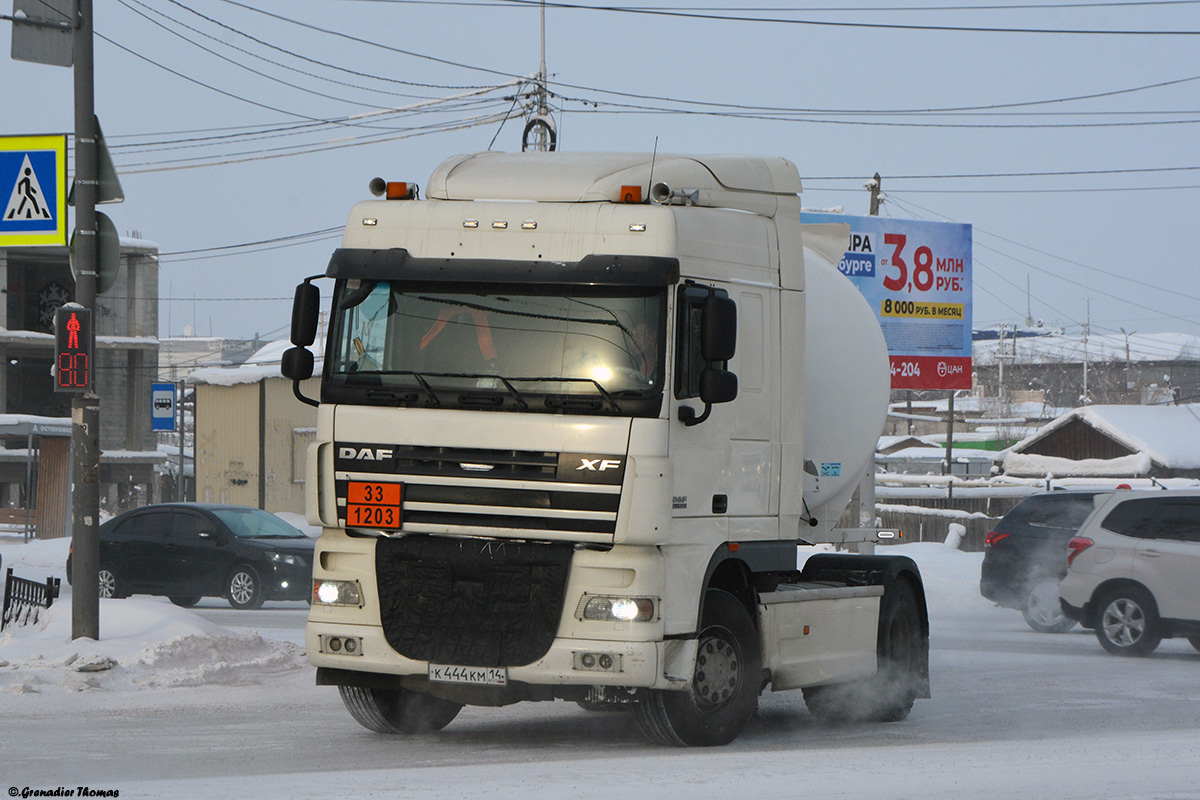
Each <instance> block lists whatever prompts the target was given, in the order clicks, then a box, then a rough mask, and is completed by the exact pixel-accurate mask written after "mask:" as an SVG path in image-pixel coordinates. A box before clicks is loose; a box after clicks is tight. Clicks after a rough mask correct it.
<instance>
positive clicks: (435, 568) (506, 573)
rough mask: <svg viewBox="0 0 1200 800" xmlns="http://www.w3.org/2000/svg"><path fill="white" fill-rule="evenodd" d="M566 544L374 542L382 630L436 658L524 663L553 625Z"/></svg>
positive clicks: (397, 644)
mask: <svg viewBox="0 0 1200 800" xmlns="http://www.w3.org/2000/svg"><path fill="white" fill-rule="evenodd" d="M573 551H574V547H573V546H572V545H571V544H568V543H539V544H534V543H530V542H504V541H483V540H479V539H447V538H443V537H436V536H406V537H403V538H399V539H389V538H380V539H378V540H376V543H375V573H376V578H377V580H378V583H379V605H380V618H381V621H382V623H383V631H384V635H385V636H386V637H387V640H388V643H389V644H390V645H391V646H392V648H393V649H394V650H395V651H396V652H398V653H400V654H401V655H403V656H406V657H408V658H412V659H416V660H419V661H430V662H433V663H438V664H454V665H461V666H470V667H512V666H520V665H523V664H529V663H532V662H534V661H536V660H538V659H539V658H541V657H542V656H543V655H545V654H546V652H547V651H548V650H549V649H550V645H551V643H552V642H553V641H554V637H555V635H556V634H557V632H558V621H559V617H560V616H561V613H562V604H563V595H564V593H565V591H566V586H567V575H568V573H569V571H570V566H571V555H572V553H573Z"/></svg>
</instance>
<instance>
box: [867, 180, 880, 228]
mask: <svg viewBox="0 0 1200 800" xmlns="http://www.w3.org/2000/svg"><path fill="white" fill-rule="evenodd" d="M880 181H881V178H880V177H879V173H878V172H876V173H875V177H873V178H872V179H871V180H870V181H869V182H868V183H867V188H868V189H870V190H871V216H872V217H878V216H879V185H880Z"/></svg>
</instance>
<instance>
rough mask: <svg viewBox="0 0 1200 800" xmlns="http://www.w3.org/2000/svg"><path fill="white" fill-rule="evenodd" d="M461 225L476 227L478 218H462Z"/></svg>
mask: <svg viewBox="0 0 1200 800" xmlns="http://www.w3.org/2000/svg"><path fill="white" fill-rule="evenodd" d="M463 227H464V228H478V227H479V220H477V219H464V220H463Z"/></svg>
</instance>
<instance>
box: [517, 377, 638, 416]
mask: <svg viewBox="0 0 1200 800" xmlns="http://www.w3.org/2000/svg"><path fill="white" fill-rule="evenodd" d="M512 380H514V381H528V382H532V383H590V384H591V385H592V386H595V387H596V391H597V393H599V395H600V396H601V397H603V398H604V400H605V402H607V403H608V404H609V405H611V406H612V407H613V411H616V412H617V413H618V414H620V413H621V404H620V403H618V402H617V401H616V400H614V399H613V396H612V395H611V394H609V393H608V391H607V390H606V389H605V388H604V387H603V386H601V385H600V383H599V381H597V380H596V379H595V378H567V377H563V376H559V377H557V378H512Z"/></svg>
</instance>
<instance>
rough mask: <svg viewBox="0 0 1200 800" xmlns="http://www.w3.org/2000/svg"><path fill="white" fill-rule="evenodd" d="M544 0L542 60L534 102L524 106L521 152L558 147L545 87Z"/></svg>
mask: <svg viewBox="0 0 1200 800" xmlns="http://www.w3.org/2000/svg"><path fill="white" fill-rule="evenodd" d="M547 80H548V76H547V73H546V0H542V60H541V65H540V66H539V67H538V74H537V81H536V82H537V86H536V88H535V90H534V100H533V102H532V103H531V104H529V105H527V106H526V109H527V111H526V113H527V114H529V117H528V118H527V119H526V121H525V131H524V132H523V133H522V134H521V150H523V151H524V150H537V151H541V152H543V153H548V152H551V151H553V150H555V149H557V147H558V131H557V130H556V128H555V125H554V118H553V117H551V116H550V91H549V89H547V87H546V82H547Z"/></svg>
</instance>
